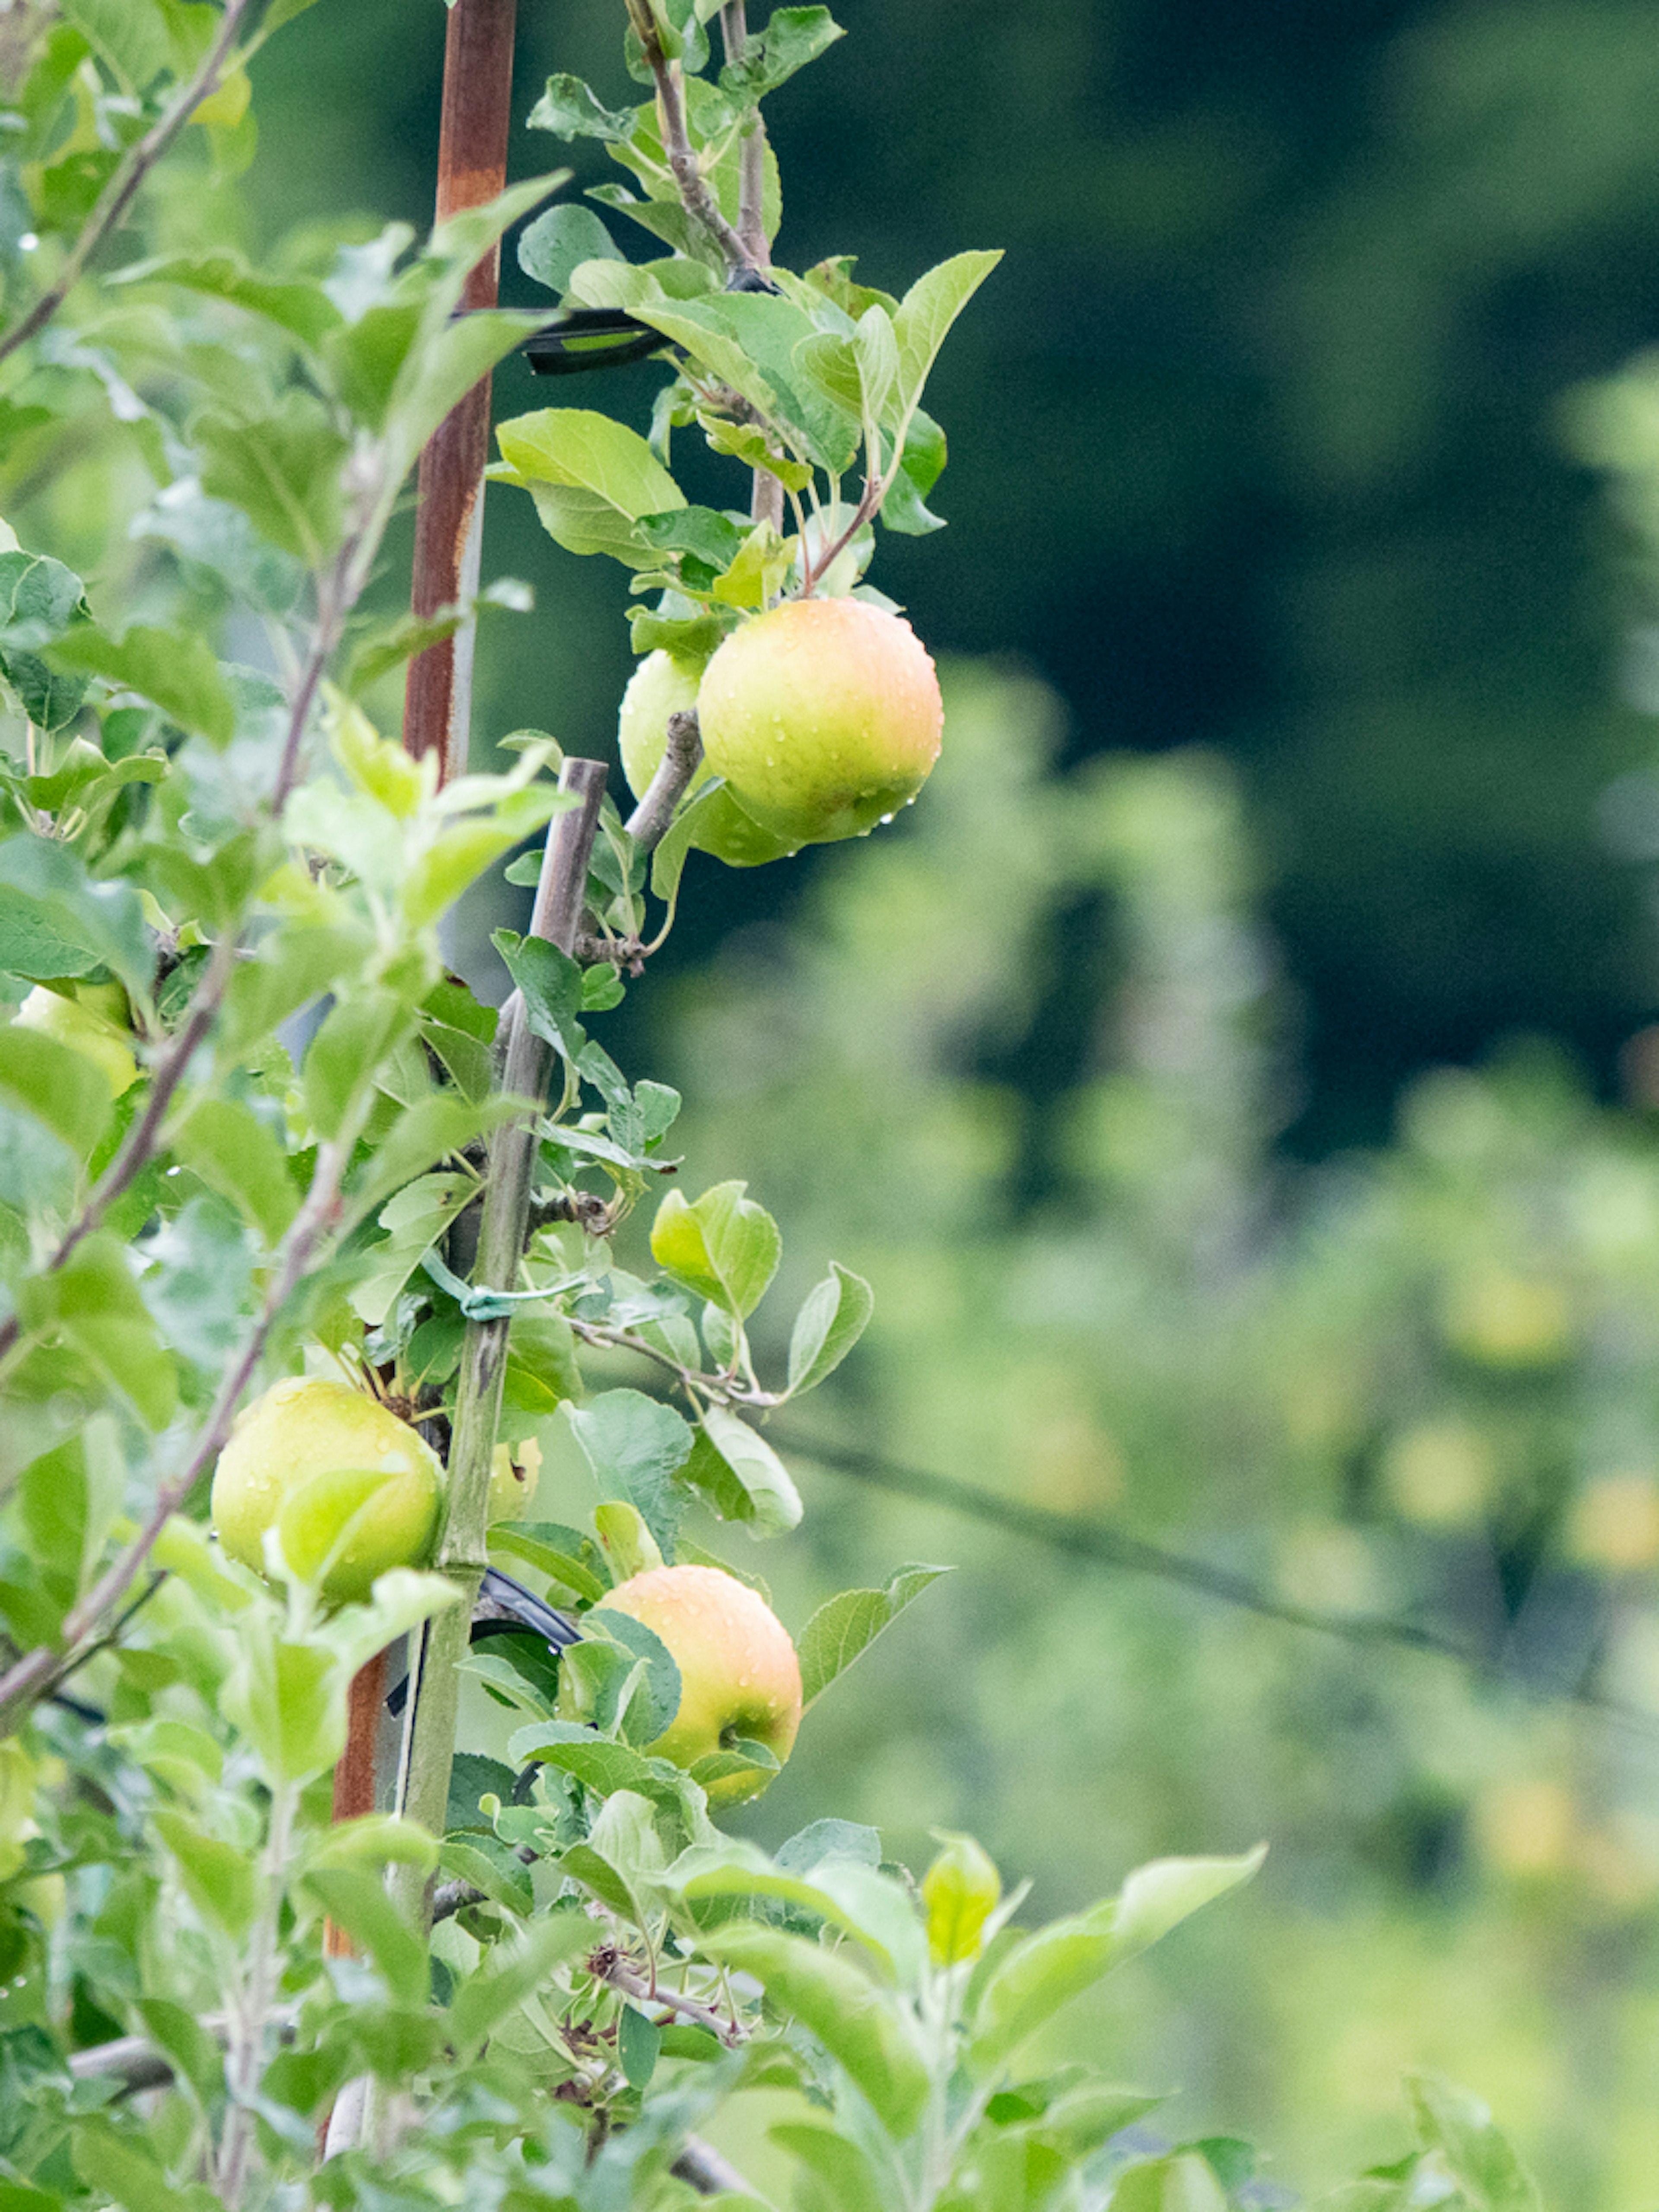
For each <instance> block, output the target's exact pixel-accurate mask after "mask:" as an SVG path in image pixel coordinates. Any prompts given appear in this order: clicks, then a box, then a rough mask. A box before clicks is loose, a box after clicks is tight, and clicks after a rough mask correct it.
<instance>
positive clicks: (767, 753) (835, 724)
mask: <svg viewBox="0 0 1659 2212" xmlns="http://www.w3.org/2000/svg"><path fill="white" fill-rule="evenodd" d="M697 719H698V721H699V724H700V725H701V727H702V746H703V754H704V757H705V758H706V759H707V761H708V765H709V768H710V769H712V770H713V772H714V774H715V775H721V776H724V777H725V779H726V785H727V787H728V788H729V790H730V791H731V793H732V797H733V798H734V799H736V800H737V802H738V805H739V806H740V807H741V808H742V809H743V811H744V813H745V814H748V815H750V816H751V817H753V819H754V820H755V821H757V823H760V824H761V826H762V828H763V829H769V830H772V831H773V832H774V833H775V835H776V836H779V837H781V838H785V839H788V840H791V841H793V842H794V843H796V844H801V845H817V844H826V843H830V842H834V841H836V840H837V839H839V838H842V837H859V836H863V835H864V833H865V832H866V830H868V829H873V828H874V827H875V825H876V823H878V822H885V821H890V820H891V818H892V817H893V816H894V815H895V814H896V812H897V811H898V810H899V808H900V807H902V806H908V805H909V803H910V801H911V800H912V799H914V798H915V795H916V793H917V792H918V791H920V790H921V787H922V785H923V783H924V782H925V781H927V775H928V773H929V771H930V770H931V769H932V768H933V763H934V762H935V761H936V760H937V759H938V757H939V732H940V730H941V729H942V727H943V726H944V720H945V714H944V708H943V705H942V703H941V702H940V698H939V677H938V673H937V671H935V669H934V666H933V660H932V659H931V658H930V657H929V655H928V653H927V648H926V647H925V646H924V645H923V644H922V642H921V639H920V638H918V637H917V635H916V634H915V631H914V630H913V629H911V627H910V625H909V623H907V622H906V621H905V620H904V618H903V617H902V616H901V615H896V614H890V613H889V612H888V611H887V610H886V609H885V608H884V607H878V606H875V605H872V603H871V602H870V601H868V600H866V599H785V600H783V601H781V603H780V604H779V605H777V606H775V607H772V608H770V609H769V610H768V611H767V612H766V613H764V614H761V615H757V616H755V617H753V619H752V620H750V621H749V622H746V623H744V625H743V626H742V628H741V629H737V630H734V631H733V632H732V635H730V636H729V637H728V638H726V639H725V640H724V641H723V642H722V643H721V644H720V647H719V648H718V649H717V651H716V652H715V653H714V658H713V659H711V660H710V661H709V663H708V667H707V668H706V669H705V670H704V671H703V677H702V684H701V686H700V687H699V689H698V692H697Z"/></svg>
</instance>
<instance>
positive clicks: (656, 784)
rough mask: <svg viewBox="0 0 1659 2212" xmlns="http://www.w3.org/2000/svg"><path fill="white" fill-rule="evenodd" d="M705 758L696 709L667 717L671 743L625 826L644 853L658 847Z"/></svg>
mask: <svg viewBox="0 0 1659 2212" xmlns="http://www.w3.org/2000/svg"><path fill="white" fill-rule="evenodd" d="M701 760H702V730H701V728H700V727H699V726H698V723H697V717H696V710H695V708H691V709H687V710H684V711H683V712H681V713H679V714H671V715H670V716H669V717H668V741H667V743H666V744H665V745H664V747H663V754H662V758H661V760H660V761H659V763H658V764H657V772H656V774H655V775H653V777H652V779H651V781H650V782H649V784H648V785H647V787H646V793H645V796H644V798H643V799H641V801H640V803H639V805H637V806H636V807H635V809H634V811H633V812H632V813H631V814H630V815H629V817H628V820H627V822H626V823H625V824H624V825H623V826H624V827H625V828H626V829H627V831H628V834H629V836H630V837H631V838H632V839H633V840H634V842H635V845H637V846H638V847H639V848H640V849H641V851H642V852H647V853H648V852H650V851H652V850H653V848H655V847H656V846H658V845H659V844H660V843H661V842H662V841H663V838H664V837H665V835H666V834H667V830H668V825H669V823H671V821H672V820H673V818H674V809H675V808H676V807H677V806H678V805H679V803H680V801H681V799H683V798H684V796H685V793H686V792H687V791H688V790H689V788H690V783H691V779H692V777H693V776H694V775H696V772H697V763H698V762H699V761H701Z"/></svg>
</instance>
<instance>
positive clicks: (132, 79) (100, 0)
mask: <svg viewBox="0 0 1659 2212" xmlns="http://www.w3.org/2000/svg"><path fill="white" fill-rule="evenodd" d="M63 14H64V20H65V21H68V22H70V23H73V24H74V25H75V27H76V30H78V31H81V32H83V33H85V35H86V37H87V39H88V40H89V41H90V43H91V44H92V46H94V47H95V48H96V50H97V52H99V53H100V54H101V55H102V57H103V58H104V59H105V60H106V62H107V63H108V64H109V65H110V67H111V68H112V70H114V72H115V74H116V76H118V77H119V78H120V80H121V83H122V86H123V88H125V90H126V91H128V92H131V93H139V92H143V91H145V90H146V89H147V88H149V85H150V84H152V83H153V82H154V81H155V78H156V77H158V76H160V75H161V71H162V70H164V69H166V68H167V64H168V63H169V61H170V60H171V59H172V54H171V51H170V47H169V43H168V40H167V24H166V21H165V20H164V18H163V17H162V15H161V9H159V8H158V7H157V6H156V5H155V0H64V4H63Z"/></svg>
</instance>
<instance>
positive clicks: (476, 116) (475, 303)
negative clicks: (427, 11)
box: [404, 0, 518, 783]
mask: <svg viewBox="0 0 1659 2212" xmlns="http://www.w3.org/2000/svg"><path fill="white" fill-rule="evenodd" d="M517 11H518V0H455V5H454V7H453V8H452V9H450V12H449V30H448V35H447V41H446V44H445V47H444V90H443V116H442V120H441V125H440V128H439V137H438V221H439V222H443V221H444V220H445V219H446V218H447V216H452V215H455V214H457V213H459V210H461V209H463V208H470V207H479V206H482V205H483V203H484V202H485V201H487V200H492V199H494V198H495V196H496V194H497V193H498V192H500V191H501V189H502V187H503V185H505V184H506V182H507V131H508V126H509V123H510V120H511V114H512V100H513V30H514V26H515V19H516V15H517ZM500 270H501V253H500V250H499V248H495V249H493V250H492V251H491V252H489V253H488V254H487V255H486V256H485V258H483V260H482V261H481V262H480V263H479V264H478V265H477V268H476V269H475V270H473V271H472V274H471V276H470V277H469V278H468V280H467V287H466V291H465V295H464V297H463V301H462V305H463V306H464V307H494V306H495V299H496V291H497V284H498V278H499V276H500ZM488 459H489V378H488V377H487V376H486V377H485V378H484V379H483V381H482V382H481V383H478V384H477V385H475V386H473V388H472V390H471V392H468V394H467V396H466V398H465V399H464V400H462V402H461V404H460V405H459V407H457V408H456V409H455V410H454V412H453V414H452V415H450V416H448V417H447V420H446V421H445V422H442V423H441V425H440V426H439V428H438V429H437V430H436V432H435V434H434V435H433V437H432V439H431V441H430V442H429V443H428V446H427V449H426V451H425V452H424V453H422V456H421V467H420V477H419V505H418V507H417V509H416V517H415V579H414V590H413V593H412V598H411V605H412V610H413V611H414V613H415V614H416V617H422V616H427V615H432V614H435V613H436V612H437V611H438V610H439V609H440V608H441V607H447V606H453V605H456V604H457V603H458V602H459V600H461V599H465V598H470V597H471V596H472V595H473V594H474V593H476V592H477V587H478V561H479V554H480V550H481V547H482V543H483V497H482V494H483V472H484V466H485V464H486V462H487V461H488ZM472 639H473V628H472V624H471V623H470V622H469V623H465V625H464V626H463V627H462V628H461V629H459V630H458V631H457V632H456V634H455V635H454V636H453V637H452V638H447V639H445V641H443V643H442V644H441V645H434V646H428V648H427V650H426V651H425V652H424V653H417V654H416V657H415V659H413V660H412V661H411V662H410V669H409V683H408V688H407V690H406V691H405V692H404V750H405V751H406V752H410V753H413V754H415V755H416V757H419V756H420V755H422V754H423V753H436V754H437V756H438V758H439V763H440V769H441V779H442V781H445V782H446V783H447V782H448V781H449V780H450V779H451V778H452V777H453V776H457V775H462V774H464V773H465V768H466V760H467V747H468V742H469V739H470V738H471V707H472Z"/></svg>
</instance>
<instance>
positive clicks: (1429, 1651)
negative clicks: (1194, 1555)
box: [769, 1429, 1659, 1744]
mask: <svg viewBox="0 0 1659 2212" xmlns="http://www.w3.org/2000/svg"><path fill="white" fill-rule="evenodd" d="M769 1440H770V1441H771V1442H772V1443H774V1444H775V1445H777V1446H778V1447H780V1448H781V1449H782V1450H784V1451H785V1452H787V1453H791V1454H793V1455H794V1456H795V1457H796V1458H798V1459H805V1460H811V1461H812V1462H815V1463H816V1464H817V1466H819V1467H822V1468H828V1469H829V1470H830V1471H831V1472H832V1473H834V1474H845V1475H850V1476H851V1477H852V1479H853V1480H854V1481H855V1482H866V1483H869V1484H870V1485H871V1486H872V1487H873V1488H875V1489H878V1490H885V1491H890V1492H892V1493H893V1494H894V1495H896V1496H898V1497H904V1498H916V1499H919V1500H920V1501H921V1502H922V1503H923V1504H930V1505H938V1506H941V1507H943V1508H944V1509H945V1511H946V1512H950V1513H959V1514H962V1515H963V1516H964V1517H965V1518H967V1519H969V1520H972V1521H979V1522H983V1523H985V1524H986V1525H987V1527H990V1528H1006V1529H1007V1530H1008V1531H1009V1532H1010V1533H1011V1534H1014V1535H1018V1536H1024V1537H1025V1538H1027V1539H1028V1540H1029V1541H1030V1542H1032V1543H1036V1544H1046V1545H1048V1546H1050V1547H1053V1548H1054V1549H1055V1550H1058V1551H1063V1552H1065V1553H1066V1554H1067V1555H1068V1557H1070V1558H1073V1559H1078V1558H1083V1559H1096V1560H1098V1561H1100V1562H1101V1563H1102V1564H1103V1565H1107V1566H1112V1567H1119V1568H1121V1569H1122V1570H1123V1571H1125V1572H1126V1573H1129V1574H1139V1575H1150V1576H1152V1577H1155V1578H1156V1579H1157V1580H1159V1581H1162V1582H1166V1583H1175V1584H1176V1585H1177V1586H1178V1587H1179V1588H1182V1589H1190V1590H1196V1591H1197V1592H1198V1593H1199V1594H1200V1595H1201V1596H1204V1597H1209V1598H1213V1599H1215V1600H1216V1601H1218V1602H1219V1603H1220V1604H1223V1605H1231V1606H1233V1607H1237V1609H1238V1610H1239V1611H1240V1612H1243V1613H1255V1614H1256V1615H1257V1616H1258V1618H1260V1619H1261V1620H1273V1621H1278V1622H1279V1624H1280V1625H1281V1626H1285V1627H1289V1628H1302V1629H1308V1630H1310V1631H1311V1632H1313V1633H1314V1634H1316V1635H1319V1636H1333V1637H1335V1638H1339V1639H1340V1641H1341V1642H1343V1643H1346V1644H1358V1645H1361V1646H1369V1647H1371V1648H1373V1649H1374V1648H1375V1647H1376V1646H1377V1645H1379V1644H1393V1645H1395V1646H1397V1647H1399V1648H1400V1649H1401V1650H1408V1651H1418V1652H1422V1653H1424V1654H1425V1655H1426V1656H1428V1657H1430V1658H1431V1659H1443V1660H1448V1661H1449V1662H1452V1663H1453V1664H1454V1665H1455V1666H1459V1667H1462V1668H1466V1669H1467V1670H1468V1672H1469V1673H1470V1674H1474V1675H1476V1676H1478V1677H1480V1679H1481V1680H1486V1681H1492V1682H1498V1683H1502V1684H1504V1686H1507V1687H1509V1688H1511V1689H1519V1690H1522V1691H1523V1692H1525V1693H1526V1694H1527V1695H1528V1697H1531V1698H1533V1699H1535V1700H1537V1701H1539V1702H1541V1703H1550V1702H1553V1701H1560V1702H1563V1703H1565V1704H1569V1705H1578V1706H1582V1707H1583V1708H1584V1709H1586V1710H1587V1711H1590V1712H1595V1713H1601V1714H1603V1715H1604V1716H1605V1717H1607V1719H1608V1720H1611V1721H1614V1722H1617V1723H1619V1725H1620V1727H1622V1728H1626V1729H1630V1730H1632V1732H1633V1733H1635V1734H1636V1735H1641V1736H1643V1737H1645V1738H1646V1739H1647V1740H1648V1741H1650V1742H1653V1743H1656V1744H1659V1712H1655V1711H1652V1710H1651V1709H1650V1708H1649V1707H1646V1706H1643V1705H1631V1704H1628V1703H1626V1701H1625V1700H1624V1699H1620V1698H1610V1697H1608V1696H1607V1694H1606V1693H1605V1692H1603V1691H1601V1690H1598V1689H1596V1688H1595V1687H1594V1686H1592V1685H1591V1684H1589V1682H1588V1681H1587V1680H1581V1681H1579V1682H1577V1683H1576V1684H1564V1685H1555V1686H1551V1685H1544V1684H1540V1683H1537V1682H1534V1681H1533V1680H1529V1679H1528V1677H1527V1676H1526V1675H1524V1674H1521V1673H1519V1672H1518V1671H1517V1670H1516V1668H1514V1667H1512V1666H1509V1665H1506V1664H1505V1663H1504V1660H1503V1658H1502V1656H1500V1655H1498V1654H1497V1653H1495V1652H1492V1651H1488V1650H1482V1649H1480V1646H1479V1645H1476V1644H1468V1643H1466V1642H1464V1641H1462V1639H1461V1638H1457V1637H1455V1636H1452V1635H1449V1634H1448V1633H1447V1632H1446V1631H1445V1630H1443V1629H1439V1628H1435V1627H1431V1626H1427V1625H1425V1623H1423V1622H1421V1621H1416V1620H1407V1619H1406V1618H1404V1617H1403V1616H1402V1615H1398V1614H1389V1613H1336V1612H1332V1611H1329V1610H1328V1609H1327V1608H1325V1607H1320V1606H1307V1605H1297V1604H1295V1603H1293V1602H1292V1601H1291V1600H1289V1599H1287V1598H1281V1597H1277V1596H1275V1595H1273V1592H1272V1591H1271V1590H1269V1589H1266V1588H1265V1587H1264V1586H1263V1585H1262V1584H1261V1583H1258V1582H1256V1581H1255V1580H1253V1579H1252V1578H1251V1577H1249V1576H1248V1575H1241V1574H1237V1573H1235V1572H1234V1571H1232V1569H1231V1568H1229V1567H1218V1566H1213V1565H1211V1564H1210V1562H1209V1561H1208V1560H1206V1559H1191V1558H1189V1557H1188V1556H1187V1555H1186V1554H1185V1553H1180V1552H1171V1551H1168V1550H1166V1549H1165V1548H1164V1547H1163V1546H1162V1545H1159V1544H1149V1543H1147V1542H1146V1541H1145V1539H1144V1538H1142V1537H1139V1536H1131V1535H1127V1534H1124V1533H1123V1532H1122V1531H1121V1530H1120V1529H1116V1528H1108V1527H1106V1526H1105V1525H1104V1524H1103V1523H1102V1522H1098V1521H1087V1520H1085V1519H1084V1518H1083V1517H1082V1516H1080V1515H1078V1514H1074V1513H1061V1512H1058V1511H1056V1510H1054V1508H1053V1507H1052V1506H1048V1505H1030V1504H1024V1503H1023V1502H1022V1501H1021V1500H1020V1499H1018V1498H1004V1497H1002V1496H1000V1494H999V1493H998V1492H995V1491H994V1490H982V1489H981V1488H980V1487H979V1486H978V1485H977V1484H975V1483H971V1482H963V1481H962V1480H960V1479H959V1478H958V1477H957V1476H955V1475H949V1474H934V1473H933V1472H932V1471H931V1470H930V1469H927V1468H915V1467H902V1466H900V1465H899V1464H898V1462H896V1461H894V1460H890V1459H886V1458H884V1457H883V1456H882V1455H880V1454H879V1453H876V1452H869V1451H863V1450H860V1449H858V1448H857V1447H856V1446H853V1445H846V1444H833V1443H825V1442H823V1441H822V1440H821V1439H817V1438H814V1437H805V1436H798V1435H796V1434H795V1433H794V1432H793V1431H786V1432H784V1433H782V1434H780V1433H779V1432H778V1431H777V1430H776V1429H773V1430H771V1431H769Z"/></svg>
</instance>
